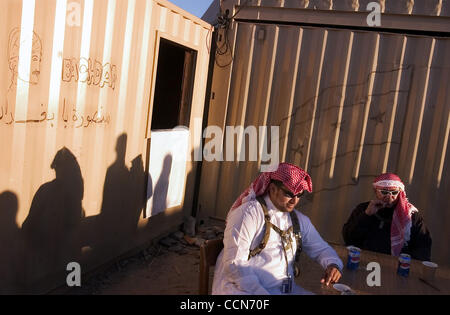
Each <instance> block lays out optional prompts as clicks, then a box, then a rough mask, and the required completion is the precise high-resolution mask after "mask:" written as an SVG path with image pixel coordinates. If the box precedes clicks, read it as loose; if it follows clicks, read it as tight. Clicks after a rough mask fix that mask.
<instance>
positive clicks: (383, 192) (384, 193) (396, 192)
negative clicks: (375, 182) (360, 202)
mask: <svg viewBox="0 0 450 315" xmlns="http://www.w3.org/2000/svg"><path fill="white" fill-rule="evenodd" d="M379 192H380V193H381V194H382V195H383V196H386V195H392V196H397V195H398V193H399V192H400V190H381V189H379Z"/></svg>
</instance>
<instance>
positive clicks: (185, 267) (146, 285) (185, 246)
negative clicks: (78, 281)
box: [66, 224, 223, 295]
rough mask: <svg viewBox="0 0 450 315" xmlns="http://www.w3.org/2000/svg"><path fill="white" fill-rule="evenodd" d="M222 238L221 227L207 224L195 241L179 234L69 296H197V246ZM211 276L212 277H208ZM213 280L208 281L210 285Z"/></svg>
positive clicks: (123, 262) (199, 231) (114, 267)
mask: <svg viewBox="0 0 450 315" xmlns="http://www.w3.org/2000/svg"><path fill="white" fill-rule="evenodd" d="M222 236H223V226H222V227H221V226H220V224H215V225H213V224H208V225H205V226H203V227H201V228H199V229H198V231H197V234H196V235H195V236H194V237H188V236H187V235H185V234H184V233H183V232H181V231H176V232H174V233H172V234H171V235H169V236H167V237H165V238H163V239H161V240H160V241H159V242H158V243H157V244H156V245H153V246H151V247H149V248H147V249H145V250H143V251H141V252H140V253H138V254H137V255H135V256H132V257H127V258H125V259H123V260H121V261H119V262H117V263H116V264H114V265H113V266H111V267H109V268H107V269H106V270H104V271H102V272H99V273H98V274H95V275H91V276H90V277H89V279H88V280H86V281H85V282H84V283H83V282H82V285H81V287H80V288H74V289H71V290H70V291H68V292H67V293H66V294H69V295H156V294H164V295H196V294H198V282H199V280H198V276H199V260H200V246H201V244H202V243H203V242H204V241H205V240H207V239H214V238H219V237H222ZM211 274H212V273H211ZM211 282H212V277H211V278H210V285H211Z"/></svg>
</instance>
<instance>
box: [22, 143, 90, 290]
mask: <svg viewBox="0 0 450 315" xmlns="http://www.w3.org/2000/svg"><path fill="white" fill-rule="evenodd" d="M51 168H52V169H54V170H55V173H56V178H55V179H54V180H52V181H51V182H47V183H45V184H43V185H42V186H41V187H39V189H38V191H37V192H36V194H35V195H34V198H33V200H32V202H31V208H30V211H29V213H28V216H27V218H26V219H25V221H24V222H23V224H22V236H23V237H24V241H25V248H26V255H25V257H26V258H25V260H24V265H23V267H24V269H23V270H24V273H23V274H24V275H25V277H26V278H25V279H24V282H25V285H27V284H28V282H29V281H30V280H31V279H34V280H35V281H36V282H35V281H33V283H36V285H37V286H38V287H39V286H40V285H39V282H40V281H41V280H43V278H44V277H46V275H48V274H55V275H57V274H58V273H59V272H64V271H65V266H66V265H67V264H68V263H69V262H70V261H77V260H78V259H79V258H80V244H79V238H78V235H79V228H80V224H81V219H82V217H83V216H84V213H83V209H82V205H81V201H82V200H83V193H84V184H83V178H82V176H81V169H80V165H79V164H78V162H77V159H76V158H75V156H74V155H73V154H72V152H70V150H69V149H67V148H65V147H64V148H62V149H61V150H59V151H58V152H57V153H56V156H55V158H54V159H53V162H52V164H51ZM35 289H36V288H35V287H34V286H32V287H28V288H27V290H31V291H34V290H35Z"/></svg>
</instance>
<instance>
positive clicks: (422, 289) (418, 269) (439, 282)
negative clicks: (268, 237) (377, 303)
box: [296, 244, 450, 295]
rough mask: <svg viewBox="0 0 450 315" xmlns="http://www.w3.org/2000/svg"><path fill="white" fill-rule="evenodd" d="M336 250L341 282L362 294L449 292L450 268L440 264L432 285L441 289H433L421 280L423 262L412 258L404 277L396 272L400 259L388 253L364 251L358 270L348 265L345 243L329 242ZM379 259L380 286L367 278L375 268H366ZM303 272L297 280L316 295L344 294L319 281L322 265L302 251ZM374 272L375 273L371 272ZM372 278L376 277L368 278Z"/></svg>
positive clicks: (430, 293)
mask: <svg viewBox="0 0 450 315" xmlns="http://www.w3.org/2000/svg"><path fill="white" fill-rule="evenodd" d="M330 245H331V246H332V247H333V248H334V249H335V250H336V252H337V254H338V255H339V257H340V258H341V260H342V262H343V263H344V270H343V276H342V278H341V280H340V281H339V283H342V284H346V285H348V286H349V287H351V288H352V290H353V291H354V292H355V293H356V294H359V295H366V294H371V295H372V294H380V295H407V294H417V295H441V294H447V295H448V294H450V276H449V275H450V269H449V268H446V267H441V266H439V268H438V269H437V271H436V276H435V279H434V281H433V282H432V285H434V286H435V287H437V288H438V289H439V290H440V291H438V290H436V289H434V288H432V287H431V286H429V285H427V284H425V283H424V282H422V281H421V280H420V278H421V275H422V262H421V261H418V260H414V259H413V260H412V261H411V266H410V271H409V276H408V277H402V276H400V275H397V265H398V258H397V257H394V256H390V255H386V254H381V253H376V252H372V251H367V250H363V251H361V258H360V264H359V268H358V269H357V270H348V269H347V268H346V267H345V265H346V263H347V248H346V247H345V246H343V245H338V244H330ZM370 262H377V263H378V264H379V266H380V280H381V285H380V286H369V285H368V284H367V278H368V276H369V274H371V272H372V271H373V269H371V270H366V267H367V264H368V263H370ZM300 269H301V271H300V272H301V275H300V277H298V278H296V283H297V284H298V285H300V286H301V287H303V288H305V289H306V290H309V291H311V292H313V293H315V294H323V295H334V294H336V295H337V294H341V293H340V292H339V291H337V290H335V289H334V288H333V286H332V285H331V284H330V285H329V286H326V285H324V284H321V283H320V279H321V278H322V275H323V273H324V271H323V269H322V267H321V266H320V265H319V264H318V263H316V262H314V261H313V260H311V259H310V258H309V257H307V255H306V254H305V253H302V255H301V259H300ZM372 275H373V274H372ZM369 279H373V278H372V277H369Z"/></svg>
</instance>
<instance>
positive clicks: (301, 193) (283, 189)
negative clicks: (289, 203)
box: [277, 185, 305, 199]
mask: <svg viewBox="0 0 450 315" xmlns="http://www.w3.org/2000/svg"><path fill="white" fill-rule="evenodd" d="M277 187H278V188H280V189H281V190H282V191H283V192H284V195H285V196H286V197H289V198H291V199H293V198H294V197H297V198H300V197H301V196H302V195H303V193H304V192H305V191H304V190H302V192H300V193H298V194H296V195H294V194H293V193H291V192H290V191H289V190H287V189H285V188H283V187H281V186H278V185H277Z"/></svg>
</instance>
